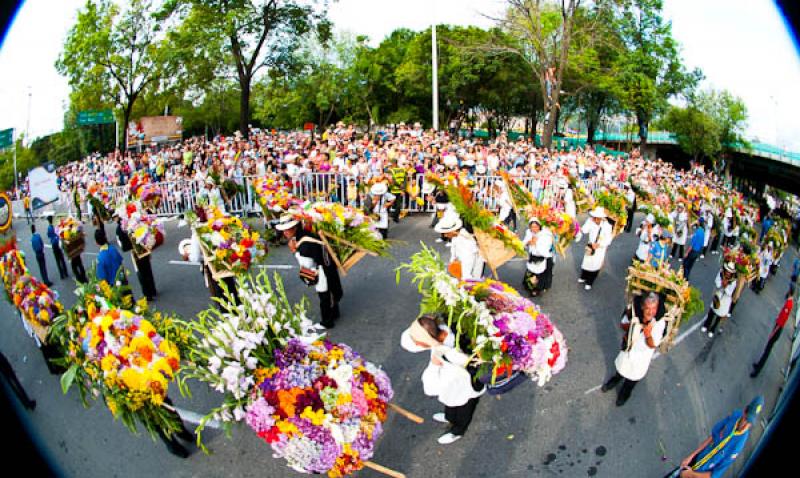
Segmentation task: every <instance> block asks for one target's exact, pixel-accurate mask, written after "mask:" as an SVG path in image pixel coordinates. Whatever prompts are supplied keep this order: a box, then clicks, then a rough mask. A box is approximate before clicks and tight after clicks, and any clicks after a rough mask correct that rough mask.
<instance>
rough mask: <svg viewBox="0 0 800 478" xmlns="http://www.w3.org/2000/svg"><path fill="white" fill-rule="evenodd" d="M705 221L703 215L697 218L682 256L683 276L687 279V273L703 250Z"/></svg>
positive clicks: (689, 272) (690, 270)
mask: <svg viewBox="0 0 800 478" xmlns="http://www.w3.org/2000/svg"><path fill="white" fill-rule="evenodd" d="M705 223H706V220H705V218H703V216H700V218H699V219H697V227H696V228H695V230H694V234H692V240H691V242H690V243H689V250H688V251H687V252H686V256H685V257H684V263H683V276H684V277H685V278H686V279H687V280H688V279H689V274H691V273H692V268H693V267H694V263H695V262H696V261H697V259H698V258H699V257H700V255H701V254H702V252H703V246H704V244H705V240H706V230H705ZM673 250H674V249H673Z"/></svg>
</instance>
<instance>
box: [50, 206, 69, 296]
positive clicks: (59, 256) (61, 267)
mask: <svg viewBox="0 0 800 478" xmlns="http://www.w3.org/2000/svg"><path fill="white" fill-rule="evenodd" d="M47 238H48V239H50V246H51V247H52V248H53V257H54V258H55V259H56V267H58V275H59V276H60V277H61V280H64V279H69V272H67V261H65V260H64V251H62V250H61V239H59V238H58V234H56V228H55V227H54V226H53V216H47Z"/></svg>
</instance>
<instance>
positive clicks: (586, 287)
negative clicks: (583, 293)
mask: <svg viewBox="0 0 800 478" xmlns="http://www.w3.org/2000/svg"><path fill="white" fill-rule="evenodd" d="M583 288H584V289H585V290H592V286H590V285H589V284H586V285H585V286H583Z"/></svg>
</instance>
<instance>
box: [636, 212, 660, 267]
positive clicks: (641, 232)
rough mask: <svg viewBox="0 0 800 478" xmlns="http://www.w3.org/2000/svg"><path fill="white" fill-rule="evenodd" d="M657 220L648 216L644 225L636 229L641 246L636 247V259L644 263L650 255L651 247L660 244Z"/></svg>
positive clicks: (643, 222)
mask: <svg viewBox="0 0 800 478" xmlns="http://www.w3.org/2000/svg"><path fill="white" fill-rule="evenodd" d="M655 222H656V218H655V216H653V215H652V214H648V215H647V217H645V218H644V221H642V224H640V225H639V227H638V228H637V229H636V236H637V237H639V245H638V246H637V247H636V253H635V258H636V259H638V260H640V261H642V262H644V261H646V260H647V258H648V257H649V255H650V246H651V245H652V244H653V243H654V242H658V237H659V231H658V229H659V228H658V226H656V225H655Z"/></svg>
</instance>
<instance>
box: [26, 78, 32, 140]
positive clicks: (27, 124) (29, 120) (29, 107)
mask: <svg viewBox="0 0 800 478" xmlns="http://www.w3.org/2000/svg"><path fill="white" fill-rule="evenodd" d="M32 97H33V92H32V91H31V87H30V85H28V121H27V122H26V123H25V142H27V143H28V144H31V140H30V134H31V98H32Z"/></svg>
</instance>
